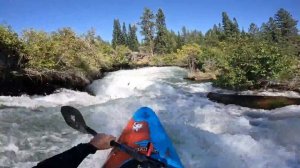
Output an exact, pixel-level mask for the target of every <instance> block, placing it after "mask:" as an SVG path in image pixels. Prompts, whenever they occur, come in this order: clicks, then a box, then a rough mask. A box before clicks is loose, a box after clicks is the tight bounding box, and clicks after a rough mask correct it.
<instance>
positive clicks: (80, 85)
mask: <svg viewBox="0 0 300 168" xmlns="http://www.w3.org/2000/svg"><path fill="white" fill-rule="evenodd" d="M95 76H97V75H93V77H95ZM93 77H87V76H85V75H83V74H80V73H75V72H61V71H44V72H38V71H34V70H29V69H26V70H21V71H9V72H3V71H1V72H0V95H10V96H19V95H22V94H28V95H34V94H39V95H41V94H42V95H43V94H50V93H53V92H54V91H55V90H57V89H59V88H67V89H74V90H80V91H83V90H84V89H85V87H86V86H87V85H88V84H90V82H91V79H90V78H93Z"/></svg>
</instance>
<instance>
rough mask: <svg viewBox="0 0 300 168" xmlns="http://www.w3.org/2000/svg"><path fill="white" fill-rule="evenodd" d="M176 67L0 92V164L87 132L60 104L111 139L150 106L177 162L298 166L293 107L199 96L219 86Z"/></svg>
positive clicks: (24, 161) (59, 146)
mask: <svg viewBox="0 0 300 168" xmlns="http://www.w3.org/2000/svg"><path fill="white" fill-rule="evenodd" d="M186 74H187V72H186V70H184V69H182V68H178V67H163V68H157V67H151V68H142V69H137V70H121V71H117V72H112V73H109V74H107V75H106V76H105V77H104V78H103V79H100V80H97V81H94V82H93V83H92V84H91V85H90V86H89V90H91V91H92V92H93V93H94V94H95V95H96V96H91V95H89V94H87V93H85V92H78V91H72V90H67V89H61V90H58V91H57V92H55V93H53V94H51V95H47V96H26V95H23V96H20V97H9V96H0V167H20V168H21V167H22V168H23V167H25V168H26V167H32V166H34V165H36V163H37V162H38V161H41V160H43V159H46V158H47V157H50V156H53V155H55V154H57V153H60V152H62V151H64V150H67V149H69V148H70V147H72V146H74V145H77V144H78V143H82V142H88V141H89V139H90V138H91V136H90V135H84V134H81V133H79V132H77V131H75V130H73V129H72V128H70V127H68V126H67V125H66V124H65V122H64V120H63V117H62V116H61V114H60V111H59V110H60V107H61V106H62V105H71V106H75V107H77V108H78V109H80V111H82V113H83V115H84V118H85V119H86V122H87V123H88V125H90V126H91V127H92V128H95V129H96V130H97V131H98V132H105V133H109V134H113V135H115V136H119V135H120V133H121V131H122V129H123V127H124V126H125V124H126V123H127V121H128V120H129V119H130V117H131V116H132V114H133V113H134V112H135V111H136V110H137V109H138V108H140V107H142V106H148V107H151V108H152V109H153V110H154V111H155V112H156V113H157V115H158V117H159V118H160V120H161V122H162V124H163V125H164V127H165V129H166V131H167V132H168V134H169V136H170V137H171V139H172V140H173V143H174V146H175V148H176V150H177V152H178V154H179V156H180V158H181V160H182V162H183V164H184V166H185V167H187V168H190V167H194V168H195V167H196V168H200V167H213V168H218V167H222V168H227V167H228V168H248V167H249V168H250V167H251V168H252V167H253V168H254V167H255V168H267V167H280V168H285V167H291V168H296V167H300V117H299V116H300V106H288V107H284V108H280V109H275V110H271V111H269V110H255V109H250V108H244V107H240V106H236V105H223V104H219V103H215V102H212V101H210V100H208V98H206V94H207V93H208V92H210V91H222V90H220V89H218V88H214V87H212V85H211V83H201V84H197V83H193V82H189V81H186V80H184V79H183V77H185V76H186ZM108 153H109V150H108V151H98V152H97V153H96V154H95V155H90V156H88V158H86V159H85V160H84V161H83V162H82V164H81V165H80V167H81V168H85V167H101V165H102V163H103V162H104V161H105V159H106V156H107V154H108Z"/></svg>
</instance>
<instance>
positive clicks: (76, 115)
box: [60, 106, 88, 133]
mask: <svg viewBox="0 0 300 168" xmlns="http://www.w3.org/2000/svg"><path fill="white" fill-rule="evenodd" d="M60 111H61V114H62V115H63V117H64V119H65V121H66V123H67V124H68V125H69V126H70V127H72V128H74V129H76V130H78V131H80V132H83V133H88V132H87V129H86V128H87V126H86V124H85V121H84V119H83V117H82V115H81V113H80V111H79V110H77V109H76V108H74V107H71V106H62V107H61V110H60Z"/></svg>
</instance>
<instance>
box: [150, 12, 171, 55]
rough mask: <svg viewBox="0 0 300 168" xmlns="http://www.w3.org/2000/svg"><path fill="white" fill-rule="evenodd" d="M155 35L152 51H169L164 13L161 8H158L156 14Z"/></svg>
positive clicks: (160, 52)
mask: <svg viewBox="0 0 300 168" xmlns="http://www.w3.org/2000/svg"><path fill="white" fill-rule="evenodd" d="M155 23H156V24H155V26H156V30H157V32H156V37H155V40H154V52H155V53H158V54H164V53H167V52H170V50H171V49H170V47H169V45H170V42H169V40H170V38H169V37H168V33H169V32H168V30H167V26H166V21H165V15H164V13H163V11H162V9H158V12H157V14H156V22H155Z"/></svg>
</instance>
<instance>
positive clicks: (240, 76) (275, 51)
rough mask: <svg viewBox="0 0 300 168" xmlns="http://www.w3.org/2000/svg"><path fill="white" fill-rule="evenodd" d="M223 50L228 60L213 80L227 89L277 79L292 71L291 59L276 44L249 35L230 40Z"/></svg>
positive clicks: (247, 86) (246, 87) (257, 85)
mask: <svg viewBox="0 0 300 168" xmlns="http://www.w3.org/2000/svg"><path fill="white" fill-rule="evenodd" d="M226 54H227V62H226V64H224V67H223V68H222V70H221V74H220V76H219V78H218V80H217V81H216V82H215V84H217V85H218V86H221V87H226V88H230V89H248V88H253V87H260V84H261V83H262V82H265V81H274V80H278V79H279V78H280V77H281V74H284V73H286V72H289V71H291V67H292V66H291V65H292V62H293V61H292V60H293V59H290V58H289V57H288V56H287V55H285V54H283V53H281V51H280V49H279V48H278V47H276V46H274V45H271V44H269V43H266V42H262V41H252V40H248V39H246V40H245V39H241V40H238V41H236V42H235V43H234V44H231V46H230V47H229V48H228V49H227V51H226Z"/></svg>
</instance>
